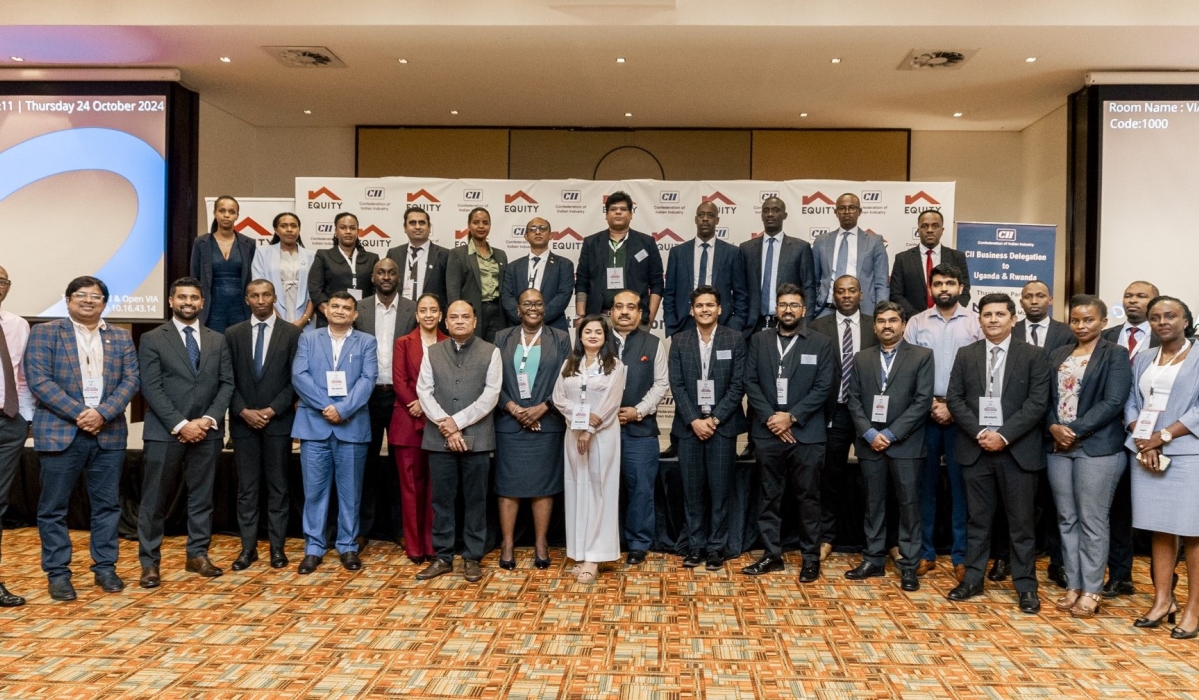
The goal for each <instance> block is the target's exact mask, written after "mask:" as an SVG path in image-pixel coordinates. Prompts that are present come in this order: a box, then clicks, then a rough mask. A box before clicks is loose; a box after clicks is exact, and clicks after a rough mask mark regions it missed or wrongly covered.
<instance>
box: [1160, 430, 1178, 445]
mask: <svg viewBox="0 0 1199 700" xmlns="http://www.w3.org/2000/svg"><path fill="white" fill-rule="evenodd" d="M1157 435H1158V437H1160V438H1161V439H1162V444H1163V445H1166V444H1169V442H1170V441H1171V440H1173V439H1174V435H1173V434H1171V433H1170V431H1169V430H1166V429H1165V428H1162V430H1161V432H1160V433H1158V434H1157Z"/></svg>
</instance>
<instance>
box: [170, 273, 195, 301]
mask: <svg viewBox="0 0 1199 700" xmlns="http://www.w3.org/2000/svg"><path fill="white" fill-rule="evenodd" d="M180 287H195V288H196V289H198V290H200V298H201V299H203V298H204V287H202V286H200V280H198V279H196V278H195V277H180V278H179V279H177V280H175V281H174V282H171V288H170V290H169V291H168V292H167V296H169V297H173V296H175V290H176V289H179V288H180Z"/></svg>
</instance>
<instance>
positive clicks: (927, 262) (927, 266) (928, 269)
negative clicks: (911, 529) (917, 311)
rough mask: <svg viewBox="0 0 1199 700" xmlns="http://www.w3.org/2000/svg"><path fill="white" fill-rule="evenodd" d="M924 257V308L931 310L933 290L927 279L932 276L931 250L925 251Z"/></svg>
mask: <svg viewBox="0 0 1199 700" xmlns="http://www.w3.org/2000/svg"><path fill="white" fill-rule="evenodd" d="M924 255H925V258H924V296H925V297H926V299H925V303H927V304H928V306H926V307H924V308H926V309H931V308H933V288H932V286H931V283H930V282H929V278H930V277H932V274H933V249H932V248H929V249H927V250H925V251H924Z"/></svg>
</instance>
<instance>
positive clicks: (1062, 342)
mask: <svg viewBox="0 0 1199 700" xmlns="http://www.w3.org/2000/svg"><path fill="white" fill-rule="evenodd" d="M1027 328H1028V323H1026V322H1025V321H1020V322H1019V323H1017V324H1016V327H1015V328H1013V329H1012V337H1013V338H1015V339H1016V340H1019V341H1022V342H1025V343H1028V344H1029V345H1031V344H1032V339H1031V338H1029V337H1028V331H1027V330H1026V329H1027ZM1047 336H1048V337H1046V338H1045V344H1044V345H1043V346H1041V350H1043V351H1044V352H1045V356H1046V357H1052V356H1053V353H1054V352H1055V351H1056V350H1057V349H1058V348H1064V347H1070V348H1072V347H1074V346H1075V345H1078V339H1077V338H1075V337H1074V333H1073V331H1071V330H1070V326H1067V325H1066V324H1064V323H1062V322H1061V321H1058V320H1057V319H1052V318H1051V319H1049V332H1048V333H1047ZM1125 354H1127V353H1125Z"/></svg>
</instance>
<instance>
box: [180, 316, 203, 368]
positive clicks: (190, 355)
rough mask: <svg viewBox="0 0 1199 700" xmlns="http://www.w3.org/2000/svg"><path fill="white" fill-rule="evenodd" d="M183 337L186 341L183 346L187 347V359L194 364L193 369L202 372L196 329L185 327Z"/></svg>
mask: <svg viewBox="0 0 1199 700" xmlns="http://www.w3.org/2000/svg"><path fill="white" fill-rule="evenodd" d="M183 335H184V337H185V338H186V340H185V341H184V342H183V344H184V345H185V346H186V347H187V359H189V360H191V362H192V369H194V370H195V371H197V372H199V371H200V344H199V343H197V342H196V329H195V328H192V327H191V326H184V327H183Z"/></svg>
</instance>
